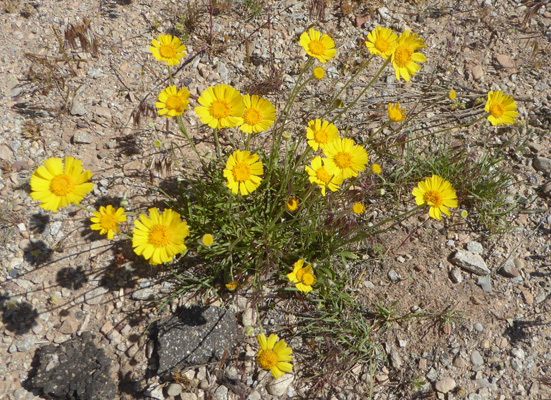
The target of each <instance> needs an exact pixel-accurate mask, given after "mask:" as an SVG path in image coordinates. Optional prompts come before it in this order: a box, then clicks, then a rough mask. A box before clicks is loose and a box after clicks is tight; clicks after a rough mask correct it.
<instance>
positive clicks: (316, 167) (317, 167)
mask: <svg viewBox="0 0 551 400" xmlns="http://www.w3.org/2000/svg"><path fill="white" fill-rule="evenodd" d="M322 160H323V161H322ZM326 163H327V158H324V159H322V158H321V157H320V156H317V157H314V158H312V162H311V163H310V164H311V167H309V166H308V165H306V166H305V167H304V170H305V171H306V172H307V173H308V175H309V178H308V179H309V180H310V182H311V183H315V184H317V185H318V186H319V187H320V189H321V194H322V195H323V196H325V188H329V190H331V191H332V192H336V191H337V190H339V185H340V184H342V182H343V179H342V177H340V176H333V175H331V174H330V173H328V172H327V169H326V165H325V164H326Z"/></svg>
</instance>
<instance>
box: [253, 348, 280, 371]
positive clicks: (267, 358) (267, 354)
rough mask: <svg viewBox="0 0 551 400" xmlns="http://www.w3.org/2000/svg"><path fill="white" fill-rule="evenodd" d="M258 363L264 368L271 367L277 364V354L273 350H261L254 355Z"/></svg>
mask: <svg viewBox="0 0 551 400" xmlns="http://www.w3.org/2000/svg"><path fill="white" fill-rule="evenodd" d="M256 360H257V361H258V365H260V366H261V367H262V368H264V369H271V368H272V367H275V366H276V365H277V361H278V360H277V354H276V353H275V351H273V350H262V351H260V352H259V353H258V355H257V356H256Z"/></svg>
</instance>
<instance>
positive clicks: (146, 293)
mask: <svg viewBox="0 0 551 400" xmlns="http://www.w3.org/2000/svg"><path fill="white" fill-rule="evenodd" d="M131 297H132V298H133V299H134V300H153V299H154V298H155V290H153V289H150V288H146V289H139V290H136V291H135V292H134V293H132V296H131Z"/></svg>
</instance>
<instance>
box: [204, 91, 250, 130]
mask: <svg viewBox="0 0 551 400" xmlns="http://www.w3.org/2000/svg"><path fill="white" fill-rule="evenodd" d="M197 101H198V102H199V104H201V106H198V107H195V113H196V114H197V115H198V116H199V117H200V118H201V122H202V123H203V124H205V125H208V126H210V127H211V128H213V129H223V128H233V127H234V126H239V125H241V124H242V123H243V111H245V104H244V103H243V97H242V96H241V93H239V92H238V91H237V90H235V89H234V88H232V87H231V86H229V85H226V84H221V85H216V86H211V87H208V88H207V89H205V91H203V93H201V96H199V99H198V100H197Z"/></svg>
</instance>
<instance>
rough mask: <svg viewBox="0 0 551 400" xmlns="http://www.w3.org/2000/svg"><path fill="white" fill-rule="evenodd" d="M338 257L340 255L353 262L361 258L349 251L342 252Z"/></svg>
mask: <svg viewBox="0 0 551 400" xmlns="http://www.w3.org/2000/svg"><path fill="white" fill-rule="evenodd" d="M337 254H338V255H340V256H341V257H342V258H349V259H351V260H357V259H358V258H359V257H358V256H357V255H356V254H354V253H351V252H349V251H341V252H340V253H337Z"/></svg>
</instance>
